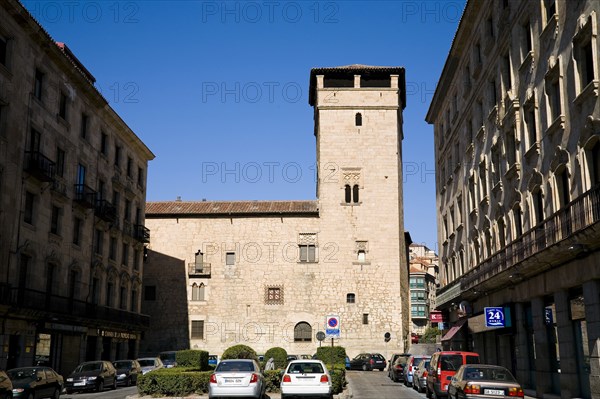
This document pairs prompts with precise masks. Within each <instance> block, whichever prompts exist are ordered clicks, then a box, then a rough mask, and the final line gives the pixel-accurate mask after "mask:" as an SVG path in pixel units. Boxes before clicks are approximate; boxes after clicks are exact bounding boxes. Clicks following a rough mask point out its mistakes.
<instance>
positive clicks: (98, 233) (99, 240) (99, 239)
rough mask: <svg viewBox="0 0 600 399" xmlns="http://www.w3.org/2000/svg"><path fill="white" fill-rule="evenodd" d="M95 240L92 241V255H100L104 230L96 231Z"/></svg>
mask: <svg viewBox="0 0 600 399" xmlns="http://www.w3.org/2000/svg"><path fill="white" fill-rule="evenodd" d="M95 238H96V240H95V241H94V253H96V254H98V255H102V252H103V247H104V230H102V229H96V235H95Z"/></svg>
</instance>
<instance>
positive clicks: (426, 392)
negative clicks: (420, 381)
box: [425, 385, 431, 399]
mask: <svg viewBox="0 0 600 399" xmlns="http://www.w3.org/2000/svg"><path fill="white" fill-rule="evenodd" d="M425 397H426V398H427V399H431V392H429V386H427V385H426V386H425Z"/></svg>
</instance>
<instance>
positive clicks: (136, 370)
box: [113, 360, 142, 387]
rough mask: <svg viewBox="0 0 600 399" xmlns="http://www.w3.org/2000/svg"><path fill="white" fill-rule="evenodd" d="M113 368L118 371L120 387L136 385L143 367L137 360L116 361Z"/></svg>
mask: <svg viewBox="0 0 600 399" xmlns="http://www.w3.org/2000/svg"><path fill="white" fill-rule="evenodd" d="M113 366H115V368H116V369H117V384H118V385H125V386H126V387H128V386H131V385H136V384H137V380H138V376H139V375H140V374H142V366H140V363H139V362H138V361H137V360H116V361H114V362H113Z"/></svg>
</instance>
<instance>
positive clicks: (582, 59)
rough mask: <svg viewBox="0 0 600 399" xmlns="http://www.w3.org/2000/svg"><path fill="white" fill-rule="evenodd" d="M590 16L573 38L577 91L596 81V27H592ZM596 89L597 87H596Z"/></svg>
mask: <svg viewBox="0 0 600 399" xmlns="http://www.w3.org/2000/svg"><path fill="white" fill-rule="evenodd" d="M592 18H593V17H592V16H591V15H590V16H589V17H588V18H587V19H586V22H585V24H583V25H582V26H581V27H580V28H579V30H578V32H577V34H576V35H575V37H574V38H573V57H574V58H575V63H576V65H577V74H578V76H577V77H578V80H579V87H578V89H579V90H578V91H579V93H581V92H582V91H583V89H584V88H585V87H586V86H587V85H588V84H590V83H591V82H592V81H594V80H596V79H598V78H597V75H596V68H595V66H594V47H595V46H596V27H595V26H594V25H593V21H592ZM596 87H597V85H596Z"/></svg>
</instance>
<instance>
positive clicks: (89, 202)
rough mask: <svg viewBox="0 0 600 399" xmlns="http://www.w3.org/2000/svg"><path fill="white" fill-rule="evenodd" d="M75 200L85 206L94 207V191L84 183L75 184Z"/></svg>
mask: <svg viewBox="0 0 600 399" xmlns="http://www.w3.org/2000/svg"><path fill="white" fill-rule="evenodd" d="M75 202H77V203H79V204H80V205H82V206H84V207H86V208H95V207H96V191H94V190H93V189H92V188H91V187H88V186H86V185H85V184H75Z"/></svg>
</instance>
